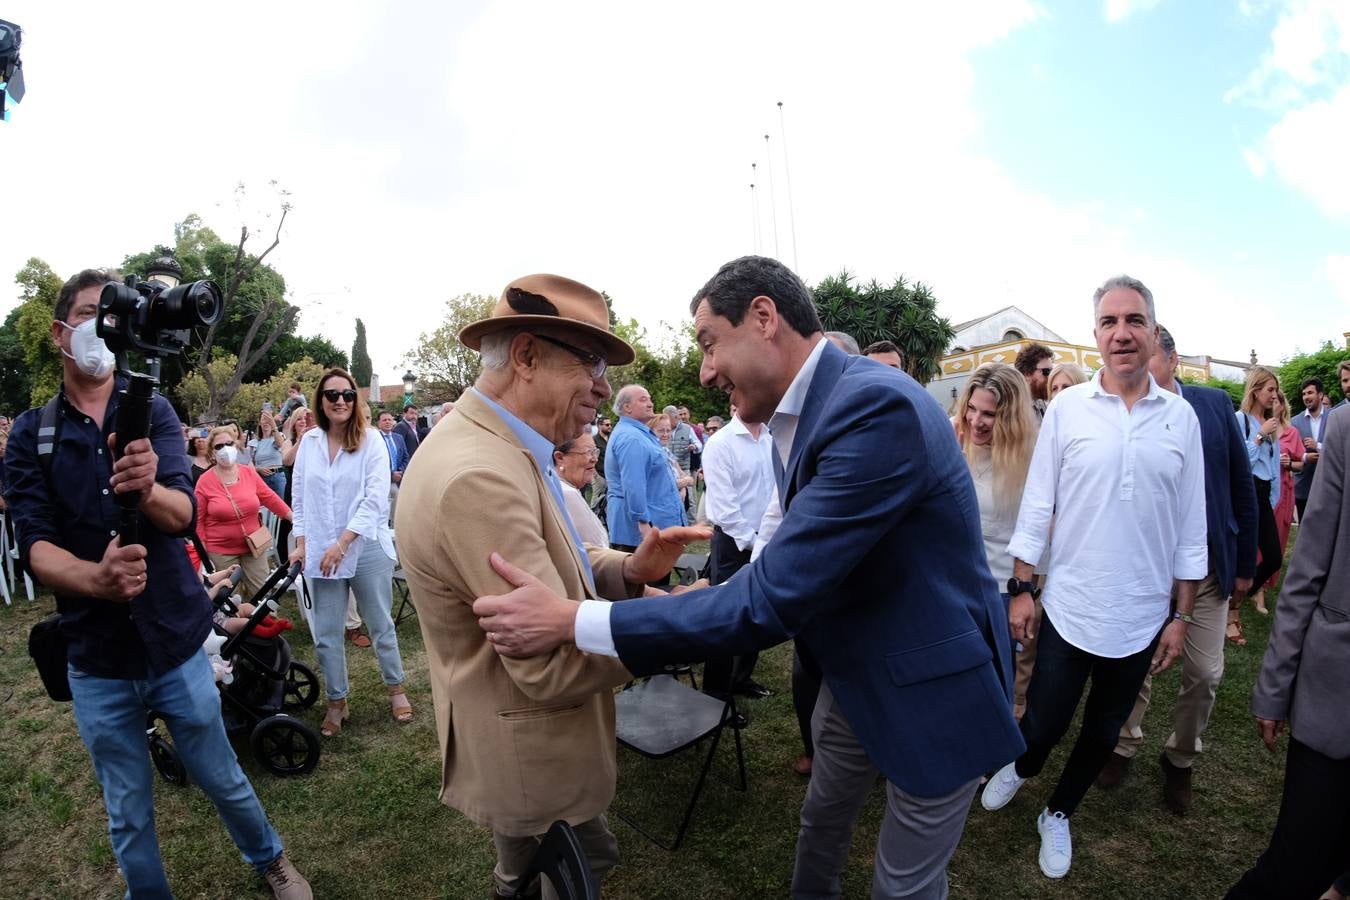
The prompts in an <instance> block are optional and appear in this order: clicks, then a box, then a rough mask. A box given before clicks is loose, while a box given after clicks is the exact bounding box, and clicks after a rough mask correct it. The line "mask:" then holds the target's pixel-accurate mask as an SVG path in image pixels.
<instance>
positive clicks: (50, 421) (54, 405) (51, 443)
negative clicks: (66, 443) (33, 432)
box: [37, 391, 65, 488]
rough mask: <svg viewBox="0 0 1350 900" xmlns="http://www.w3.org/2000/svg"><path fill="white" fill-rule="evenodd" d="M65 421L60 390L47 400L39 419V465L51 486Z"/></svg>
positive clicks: (48, 484)
mask: <svg viewBox="0 0 1350 900" xmlns="http://www.w3.org/2000/svg"><path fill="white" fill-rule="evenodd" d="M64 422H65V416H63V415H61V393H60V392H59V391H58V392H57V393H56V395H55V396H53V397H52V399H50V400H48V401H47V405H46V406H44V407H42V412H41V414H40V417H39V419H38V431H37V454H38V465H40V466H41V467H42V475H43V477H44V478H46V479H47V486H48V487H49V488H50V487H51V481H52V465H53V463H54V462H55V456H56V448H57V446H59V445H60V443H61V426H62V424H63V423H64Z"/></svg>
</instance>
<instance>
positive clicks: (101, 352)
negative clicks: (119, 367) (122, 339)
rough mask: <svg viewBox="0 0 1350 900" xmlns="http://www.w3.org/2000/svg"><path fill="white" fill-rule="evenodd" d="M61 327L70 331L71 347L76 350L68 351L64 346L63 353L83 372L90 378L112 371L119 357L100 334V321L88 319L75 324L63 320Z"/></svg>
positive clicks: (102, 375) (101, 376)
mask: <svg viewBox="0 0 1350 900" xmlns="http://www.w3.org/2000/svg"><path fill="white" fill-rule="evenodd" d="M61 327H62V328H65V329H67V330H68V331H69V332H70V349H71V350H72V351H74V352H72V353H66V351H65V348H64V347H63V348H62V349H61V353H62V354H64V355H65V356H68V357H70V358H71V359H72V360H74V362H75V365H76V366H78V367H79V370H80V371H81V372H83V373H84V374H86V375H88V376H89V377H90V378H100V379H101V378H103V377H105V376H106V375H107V374H108V373H109V372H111V371H112V368H113V365H114V364H115V363H116V361H117V357H115V356H113V352H112V351H111V350H109V349H108V345H107V344H105V343H104V342H103V338H101V337H99V336H98V332H97V331H96V329H97V327H98V323H97V322H96V321H95V320H93V319H87V320H85V321H83V322H81V323H80V324H79V325H75V326H71V325H67V324H66V323H65V322H62V323H61Z"/></svg>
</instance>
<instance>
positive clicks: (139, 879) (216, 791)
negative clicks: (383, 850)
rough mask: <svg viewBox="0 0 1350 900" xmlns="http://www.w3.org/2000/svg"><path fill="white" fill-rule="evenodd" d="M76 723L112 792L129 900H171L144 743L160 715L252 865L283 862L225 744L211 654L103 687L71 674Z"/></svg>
mask: <svg viewBox="0 0 1350 900" xmlns="http://www.w3.org/2000/svg"><path fill="white" fill-rule="evenodd" d="M69 673H70V691H71V694H72V695H74V700H75V723H76V725H78V726H79V729H80V737H81V738H83V739H84V745H85V746H86V747H88V748H89V755H90V756H91V757H92V758H93V761H94V773H95V775H96V776H97V777H98V783H99V785H100V786H101V787H102V788H103V805H104V806H105V807H106V808H107V811H108V834H109V836H110V837H111V838H112V848H113V854H114V855H115V856H116V857H117V864H118V865H119V866H120V867H121V869H122V877H123V878H125V879H126V882H127V893H126V896H127V897H128V898H136V900H141V898H161V897H164V898H172V897H173V894H172V893H171V892H170V891H169V883H168V880H167V879H166V878H165V877H164V866H163V864H162V863H161V862H160V857H159V839H158V838H157V837H156V835H155V806H154V787H153V785H154V775H153V771H152V769H151V765H150V753H149V751H148V750H147V749H146V743H145V714H146V710H150V709H153V710H155V711H156V712H158V713H159V714H160V715H161V716H162V717H163V718H164V722H165V724H166V725H168V727H169V733H170V734H172V735H173V742H174V748H175V749H176V750H177V751H178V754H179V756H180V757H181V758H182V760H183V765H184V766H186V767H187V771H188V777H189V778H190V779H191V780H192V781H193V783H195V784H196V785H197V786H198V787H200V788H201V789H202V792H203V793H205V794H206V796H207V797H209V798H210V800H211V802H212V803H214V804H215V805H216V809H217V811H219V813H220V817H221V819H222V820H223V821H224V822H225V827H226V828H227V829H228V830H229V832H230V837H232V838H233V839H234V843H235V846H237V847H238V848H239V850H240V852H242V853H243V855H244V859H245V861H247V862H248V863H249V864H250V865H252V866H253V868H254V869H256V870H258V871H259V872H261V871H262V870H263V869H265V868H267V866H269V865H270V864H271V863H272V861H273V860H275V859H276V858H277V857H278V856H280V855H281V851H282V846H281V838H279V837H278V836H277V833H276V831H275V830H274V829H273V828H272V825H271V823H269V822H268V821H267V815H266V813H264V812H263V808H262V804H261V803H259V802H258V796H257V795H256V794H255V793H253V786H252V785H251V784H249V781H248V778H247V777H245V775H244V773H243V770H241V769H240V768H239V760H238V758H237V757H236V756H235V755H234V748H233V747H231V746H230V740H229V737H228V736H227V735H226V734H225V724H224V722H223V721H222V720H221V717H220V694H219V693H218V692H217V691H216V684H215V679H214V678H213V677H212V674H211V664H210V663H209V662H207V659H206V653H205V652H204V651H201V650H199V651H197V653H196V655H194V656H193V657H192V658H191V659H189V660H188V661H187V662H185V663H183V664H182V665H181V666H179V667H178V668H176V669H174V670H172V671H170V672H166V673H165V674H163V675H160V676H159V677H157V678H148V679H145V680H143V681H139V680H137V681H133V680H126V679H119V678H99V677H97V676H94V675H88V674H86V673H84V672H81V671H80V670H78V669H76V668H75V667H74V666H70V667H69Z"/></svg>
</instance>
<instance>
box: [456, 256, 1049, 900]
mask: <svg viewBox="0 0 1350 900" xmlns="http://www.w3.org/2000/svg"><path fill="white" fill-rule="evenodd" d="M691 311H692V312H693V314H694V325H695V328H696V340H697V342H698V345H699V347H700V349H701V350H702V351H703V366H702V370H701V372H700V379H701V381H702V382H703V384H705V385H707V386H709V387H718V388H721V389H722V390H724V391H726V392H727V393H728V394H730V397H731V402H732V403H734V404H735V405H736V407H737V408H738V409H739V410H740V411H741V412H742V414H743V415H745V416H746V417H747V418H748V419H751V420H753V421H757V422H766V423H768V425H769V428H770V431H771V433H772V435H773V440H774V450H775V466H776V468H777V470H778V476H779V477H778V481H779V493H780V498H781V500H782V506H783V513H784V518H783V521H782V524H781V526H780V527H779V529H778V532H777V533H776V534H775V536H774V539H773V541H772V542H771V543H770V544H769V545H768V546H767V547H766V548H765V550H764V552H763V554H762V555H761V556H760V557H759V558H758V559H756V560H755V561H754V562H753V563H752V564H751V565H749V566H747V567H745V568H744V569H742V570H741V571H740V572H738V573H737V574H736V575H735V576H734V577H733V578H731V579H730V580H729V581H728V582H726V583H725V584H723V585H720V586H717V587H714V588H709V589H706V590H701V591H692V592H689V593H685V594H681V595H680V596H678V597H669V598H652V599H640V600H630V601H626V602H623V603H607V602H604V601H587V602H585V603H582V604H578V603H576V602H574V601H572V600H568V599H564V598H559V597H557V596H556V595H555V594H553V593H552V592H551V591H549V590H548V589H547V588H545V587H544V586H543V585H542V584H540V583H539V582H538V581H536V580H535V579H533V578H531V577H530V576H529V575H528V574H526V573H523V572H521V571H519V570H517V569H515V567H513V566H511V565H510V564H509V563H507V562H505V561H504V560H501V559H500V557H497V556H496V555H495V554H494V557H493V565H494V566H495V567H496V568H497V571H498V572H499V573H500V574H501V575H502V576H503V578H505V579H506V580H507V582H508V583H510V584H513V585H516V586H517V589H516V590H514V591H512V592H511V593H509V594H506V595H504V596H496V597H482V598H479V599H478V601H477V602H476V603H475V604H474V611H475V612H476V613H477V614H478V615H479V616H480V623H479V624H480V625H481V626H482V627H483V628H484V630H485V631H487V633H488V638H489V640H490V641H491V642H492V643H493V645H494V647H495V648H496V649H497V651H498V652H499V653H503V654H506V655H509V656H517V655H523V656H530V655H534V654H538V653H543V652H548V651H549V650H551V649H552V648H553V647H556V646H557V645H559V644H560V643H563V642H566V641H573V640H574V641H575V643H576V644H577V646H578V647H580V648H581V649H583V650H586V651H588V652H593V653H597V652H598V653H608V654H610V655H617V656H618V657H619V658H620V659H621V660H622V661H623V663H624V664H625V665H626V666H628V668H629V669H630V670H631V671H633V672H634V673H636V674H642V673H652V672H657V671H660V669H661V667H662V665H663V664H665V663H668V662H671V661H677V660H681V659H706V658H708V657H712V656H718V655H734V654H743V653H749V652H751V651H754V650H759V649H763V648H766V647H770V646H773V645H774V644H778V643H780V642H782V641H784V640H787V639H788V638H791V637H793V636H796V637H797V638H798V640H800V641H803V642H805V644H806V645H807V646H808V647H809V649H810V650H811V651H812V652H813V653H814V654H815V656H816V658H817V659H818V660H819V662H820V666H821V669H822V670H823V674H824V685H823V686H822V688H821V692H820V698H819V702H818V703H817V705H816V711H815V717H814V720H813V732H814V734H815V744H816V746H815V750H816V755H815V759H814V767H813V770H812V777H811V782H810V786H809V788H808V790H807V796H806V800H805V802H804V804H803V806H802V812H801V825H800V831H799V834H798V841H797V861H796V865H795V869H794V872H793V878H792V896H794V897H837V896H838V895H839V891H840V883H839V872H840V870H841V869H842V867H843V864H844V862H845V860H846V859H847V855H848V845H849V840H850V836H851V832H852V825H853V820H854V818H855V817H856V815H857V812H858V810H859V808H860V807H861V806H862V804H863V802H864V800H865V799H866V797H867V794H868V792H869V791H870V789H871V787H872V786H873V785H874V784H875V781H876V776H877V774H878V772H880V774H882V775H884V776H885V778H886V782H887V784H886V796H887V813H886V816H885V820H884V822H883V824H882V828H881V834H880V836H879V838H878V841H877V850H876V862H875V866H874V870H873V894H872V896H874V897H890V896H913V897H944V896H946V893H947V877H946V865H947V861H948V859H950V857H951V854H952V852H953V850H955V848H956V844H957V842H958V841H959V840H960V836H961V832H962V829H963V828H964V825H965V818H966V813H967V811H968V810H969V807H970V801H971V799H972V798H973V797H974V795H975V791H976V788H977V786H978V783H979V777H980V775H981V774H982V773H985V772H990V771H993V770H994V769H996V768H998V767H1000V766H1001V765H1002V764H1004V763H1006V762H1008V761H1009V760H1011V759H1013V758H1015V757H1016V756H1017V755H1018V754H1019V753H1020V752H1021V751H1022V749H1023V742H1022V738H1021V736H1020V734H1019V733H1018V729H1017V725H1016V723H1015V722H1014V720H1013V717H1012V713H1011V689H1012V683H1013V675H1012V672H1011V671H1010V667H1009V664H1008V662H1007V661H1008V660H1010V659H1011V652H1010V651H1009V647H1008V642H1009V639H1010V638H1009V632H1008V624H1007V617H1006V612H1005V610H1004V607H1003V603H1002V601H1001V599H1000V597H999V593H998V589H997V588H996V586H995V585H994V581H993V577H992V576H991V575H990V574H989V567H988V566H987V565H986V564H985V560H984V549H983V546H984V545H983V539H982V537H981V529H980V513H979V508H978V506H977V504H976V500H975V493H974V488H973V486H972V483H971V480H970V475H969V470H968V469H967V467H966V465H965V462H964V460H963V458H962V456H961V453H960V450H959V449H958V447H957V445H956V439H955V436H954V435H953V433H952V429H951V425H950V424H949V422H948V420H947V417H946V415H945V414H944V413H943V411H942V409H941V408H940V407H939V406H938V405H937V403H936V402H935V401H934V400H933V399H932V398H931V397H929V396H928V394H927V392H925V391H924V389H923V388H922V387H920V386H919V385H918V384H917V383H916V382H915V381H914V380H913V379H911V378H910V377H909V376H907V375H905V374H903V373H901V372H897V371H896V370H894V369H891V368H888V367H887V366H884V365H881V364H879V363H876V362H874V361H872V360H869V359H866V358H864V357H849V356H846V355H845V354H844V353H843V352H841V351H840V350H838V349H837V348H835V347H834V346H833V345H831V344H830V343H829V342H828V341H827V340H826V339H825V337H824V335H823V334H822V333H821V325H820V320H819V318H818V317H817V315H816V310H815V307H814V305H813V304H812V301H811V297H810V294H809V293H808V291H807V289H806V287H805V285H803V284H802V282H801V281H800V280H799V279H798V278H797V277H796V275H794V274H793V273H792V272H791V271H790V270H789V269H788V268H787V267H786V266H784V265H782V264H781V263H779V262H777V261H776V260H771V259H766V258H764V257H755V256H748V257H742V258H741V259H737V260H733V261H732V262H729V263H727V264H726V265H724V266H723V267H722V268H721V269H720V270H719V271H718V273H717V274H716V275H715V276H714V277H713V278H712V280H711V281H709V282H708V283H707V284H706V285H705V286H704V287H703V288H702V289H701V290H700V291H699V292H698V293H697V294H696V295H695V297H694V300H693V302H692V304H691Z"/></svg>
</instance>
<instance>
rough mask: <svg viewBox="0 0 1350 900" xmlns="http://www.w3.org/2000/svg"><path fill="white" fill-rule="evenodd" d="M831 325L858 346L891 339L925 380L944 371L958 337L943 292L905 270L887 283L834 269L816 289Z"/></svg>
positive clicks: (918, 377)
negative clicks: (943, 310)
mask: <svg viewBox="0 0 1350 900" xmlns="http://www.w3.org/2000/svg"><path fill="white" fill-rule="evenodd" d="M811 294H812V296H813V297H814V298H815V301H816V309H817V311H819V313H820V318H821V321H822V322H823V323H824V325H825V330H826V331H843V332H846V333H848V334H850V335H852V336H853V338H854V339H855V340H856V341H857V342H858V346H860V347H866V346H867V345H868V344H871V343H873V342H874V341H881V340H887V341H891V342H893V343H894V344H895V345H896V346H897V347H899V348H900V350H901V352H902V353H903V354H904V357H905V371H906V372H908V373H909V374H910V375H911V376H912V377H913V378H914V380H915V381H917V382H919V383H920V384H927V383H928V382H929V381H931V380H932V379H933V378H935V377H937V375H938V374H939V372H940V367H939V365H938V360H939V359H941V358H942V355H943V354H944V353H946V352H947V347H948V346H950V345H951V342H952V340H953V339H954V338H955V337H956V332H955V330H953V328H952V325H951V322H949V321H948V320H947V319H945V318H943V317H942V316H939V315H938V314H937V297H935V296H934V295H933V292H932V290H931V289H929V287H928V286H927V285H925V284H924V283H923V282H921V281H920V282H915V283H914V284H910V283H908V282H907V281H905V278H904V276H903V275H902V276H900V277H899V278H897V279H895V282H894V283H893V284H892V285H891V286H890V287H883V286H882V284H881V283H880V282H878V281H877V280H875V279H873V280H872V281H870V282H868V283H867V284H866V285H863V286H862V287H861V288H858V287H857V286H855V285H854V283H853V276H852V275H850V274H849V273H848V272H847V271H841V272H840V273H839V274H838V275H831V276H829V277H828V278H826V279H825V280H824V281H822V282H820V284H818V285H816V286H815V287H814V288H812V289H811Z"/></svg>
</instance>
